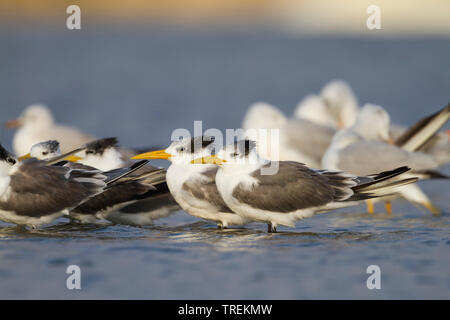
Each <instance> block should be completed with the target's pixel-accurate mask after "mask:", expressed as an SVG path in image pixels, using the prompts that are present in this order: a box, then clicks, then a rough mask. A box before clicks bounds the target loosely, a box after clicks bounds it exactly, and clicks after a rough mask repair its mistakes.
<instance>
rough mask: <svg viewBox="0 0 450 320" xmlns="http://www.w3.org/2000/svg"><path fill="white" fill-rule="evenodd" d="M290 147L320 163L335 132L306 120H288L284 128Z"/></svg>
mask: <svg viewBox="0 0 450 320" xmlns="http://www.w3.org/2000/svg"><path fill="white" fill-rule="evenodd" d="M285 129H286V134H287V137H288V139H289V142H290V145H292V146H293V147H295V148H296V149H298V151H299V152H301V153H303V154H304V155H306V156H309V157H311V158H313V159H315V160H317V162H318V163H320V161H321V159H322V157H323V155H324V154H325V152H326V151H327V149H328V146H329V145H330V142H331V140H332V138H333V136H334V134H335V133H336V130H334V129H332V128H328V127H326V126H322V125H319V124H316V123H313V122H310V121H307V120H301V119H296V120H290V121H288V123H287V125H286V127H285Z"/></svg>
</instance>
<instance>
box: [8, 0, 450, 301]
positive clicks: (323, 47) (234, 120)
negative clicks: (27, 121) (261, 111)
mask: <svg viewBox="0 0 450 320" xmlns="http://www.w3.org/2000/svg"><path fill="white" fill-rule="evenodd" d="M72 4H76V5H79V6H80V8H81V30H68V29H67V28H66V19H67V17H68V16H69V15H68V14H66V8H67V7H68V6H69V5H72ZM369 5H378V6H379V8H380V10H381V29H380V30H368V29H367V27H366V21H367V18H368V17H369V14H367V12H366V10H367V8H368V6H369ZM449 18H450V1H448V0H396V1H392V0H369V1H366V0H345V1H344V0H178V1H175V0H165V1H162V0H161V1H156V0H127V1H121V0H108V1H100V0H89V1H76V0H73V1H66V0H39V1H34V0H0V122H2V123H4V122H6V121H7V120H9V119H11V118H16V117H17V116H18V115H19V114H20V113H21V112H22V110H23V109H24V108H25V107H26V106H28V105H30V104H34V103H43V104H46V105H48V106H49V107H50V108H51V109H52V111H53V112H54V114H55V117H56V119H57V121H58V122H61V123H66V124H71V125H74V126H77V127H79V128H80V129H82V130H83V131H86V132H90V133H92V134H94V135H96V136H98V137H106V136H117V137H119V138H120V140H121V142H122V144H124V145H127V146H132V147H141V146H147V145H160V146H165V145H167V144H168V143H169V142H170V135H171V133H172V131H173V130H174V129H176V128H187V129H189V130H193V121H194V120H203V128H204V129H205V130H206V129H207V128H219V129H226V128H238V127H240V126H241V122H242V119H243V116H244V114H245V112H246V110H247V108H248V106H249V105H250V104H252V103H254V102H257V101H266V102H269V103H272V104H274V105H276V106H278V107H279V108H281V109H282V110H283V111H284V112H285V113H286V114H287V115H292V114H293V112H294V108H295V106H296V105H297V103H298V102H299V101H300V100H301V99H302V98H303V97H304V96H305V95H306V94H309V93H317V92H319V91H320V89H321V88H322V86H323V85H324V84H325V83H327V82H328V81H330V80H332V79H337V78H340V79H344V80H346V81H348V83H349V84H350V85H351V86H352V88H353V90H354V91H355V93H356V95H357V97H358V100H359V103H360V105H362V104H364V103H366V102H372V103H377V104H380V105H382V106H383V107H385V108H386V109H387V110H388V112H389V113H390V114H391V117H392V120H393V121H394V122H396V123H400V124H405V125H409V124H413V123H415V122H416V121H417V120H418V119H420V118H421V117H423V116H425V115H428V114H430V113H432V112H435V111H436V110H438V109H440V108H441V107H443V106H444V105H446V104H447V103H448V102H449V101H450V19H449ZM446 128H448V125H447V127H446ZM12 136H13V131H10V130H6V129H5V128H3V126H2V128H1V129H0V142H1V143H2V144H4V145H5V146H6V147H8V148H11V139H12ZM164 165H165V166H167V162H164ZM447 169H448V168H447ZM446 183H447V184H448V182H445V181H444V182H434V181H433V182H430V183H428V182H425V183H424V184H425V187H426V188H425V190H426V192H427V193H428V194H429V195H430V197H432V199H433V201H435V203H436V205H437V206H439V207H440V208H442V210H443V212H444V213H443V215H442V217H438V218H436V217H432V216H431V215H430V214H427V213H424V212H421V211H420V210H419V209H416V208H414V207H412V206H411V205H408V204H399V205H397V204H395V206H394V214H393V216H392V217H388V216H386V215H385V214H383V213H380V214H377V215H373V216H369V215H366V214H365V213H364V209H362V210H361V208H354V210H353V211H349V212H346V214H345V215H342V214H341V215H339V214H329V215H319V216H317V217H315V218H314V219H306V220H304V221H301V222H299V223H298V225H297V227H296V228H294V229H289V230H288V232H282V233H279V234H276V235H267V234H266V233H265V232H264V228H265V227H264V226H263V225H256V226H252V227H249V229H245V228H244V229H238V230H235V231H233V230H230V232H228V233H222V232H219V231H217V230H216V226H215V225H214V224H208V223H207V222H202V221H199V220H197V219H194V218H192V217H190V216H188V215H186V214H182V213H180V214H178V215H176V216H175V217H174V218H172V220H168V221H167V220H164V221H162V222H158V223H159V224H158V225H157V226H155V227H154V228H149V229H145V228H132V227H126V226H109V227H99V228H93V227H92V226H91V227H74V226H68V227H64V226H62V227H55V228H54V229H51V227H49V228H47V229H45V230H43V231H36V232H34V233H29V232H22V233H19V232H17V230H16V229H14V228H12V227H6V226H4V225H2V229H1V230H0V240H1V241H4V242H7V245H4V246H0V297H3V298H41V299H43V298H57V299H63V298H165V299H173V298H179V299H180V298H181V299H182V298H186V297H189V298H190V299H198V298H207V299H210V298H224V299H227V298H228V299H229V298H233V299H258V298H259V299H282V298H285V299H298V298H321V299H323V298H333V299H336V298H339V299H343V298H344V299H345V298H369V299H373V298H375V299H376V298H384V299H401V298H441V299H442V298H448V297H449V292H450V279H449V273H448V265H449V260H450V256H449V255H448V252H449V251H448V248H449V243H450V242H449V240H448V234H449V232H448V231H449V226H450V221H449V219H448V216H449V215H448V212H450V207H449V201H448V191H447V192H445V190H448V185H446ZM358 210H359V211H358ZM355 211H356V214H355ZM85 228H86V229H85ZM446 253H447V254H446ZM69 264H77V265H80V266H81V267H82V268H83V274H84V276H83V277H85V278H84V279H85V280H83V281H85V282H83V289H85V290H81V291H79V292H73V291H68V290H66V288H65V286H64V284H65V281H66V276H67V275H66V273H65V268H66V267H67V265H69ZM370 264H378V265H380V266H381V267H382V270H383V282H382V283H383V290H379V291H377V290H372V291H371V290H367V288H366V286H365V281H366V277H367V275H366V273H365V270H366V268H367V266H368V265H370ZM224 280H225V281H224ZM375 291H377V292H375Z"/></svg>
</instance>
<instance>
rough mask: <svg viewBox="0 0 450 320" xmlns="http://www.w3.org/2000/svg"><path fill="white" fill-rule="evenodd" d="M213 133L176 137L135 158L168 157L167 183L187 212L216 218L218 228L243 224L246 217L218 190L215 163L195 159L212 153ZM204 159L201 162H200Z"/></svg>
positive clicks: (197, 215) (202, 216)
mask: <svg viewBox="0 0 450 320" xmlns="http://www.w3.org/2000/svg"><path fill="white" fill-rule="evenodd" d="M213 149H214V139H213V137H208V136H202V137H201V136H200V137H195V138H185V139H182V140H179V141H174V142H172V144H171V145H170V146H169V147H168V148H167V149H165V150H158V151H153V152H147V153H143V154H140V155H137V156H135V157H133V158H132V159H167V160H170V161H171V162H172V163H171V165H170V166H169V168H168V169H167V176H166V180H167V185H168V187H169V190H170V192H171V193H172V195H173V197H174V198H175V200H176V201H177V202H178V204H179V205H180V206H181V208H182V209H183V210H184V211H186V212H187V213H188V214H190V215H192V216H194V217H197V218H201V219H205V220H209V221H214V222H216V223H217V224H218V227H219V228H226V227H228V226H230V225H242V224H245V223H246V222H247V220H246V219H245V218H243V217H241V216H239V215H237V214H236V213H234V212H233V211H232V210H231V209H230V208H229V207H228V206H227V205H226V204H225V202H224V201H223V199H222V197H221V196H220V195H219V192H218V191H217V187H216V184H215V176H216V172H217V169H218V167H217V166H215V165H214V164H197V163H191V162H195V160H196V159H201V158H202V157H205V156H209V155H211V153H212V151H213ZM200 163H201V162H200Z"/></svg>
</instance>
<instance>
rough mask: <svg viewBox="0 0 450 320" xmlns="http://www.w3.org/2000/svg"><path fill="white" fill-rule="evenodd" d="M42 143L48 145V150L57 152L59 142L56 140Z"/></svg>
mask: <svg viewBox="0 0 450 320" xmlns="http://www.w3.org/2000/svg"><path fill="white" fill-rule="evenodd" d="M43 144H45V146H47V147H48V151H50V152H52V153H54V152H57V151H58V149H59V142H58V141H56V140H48V141H45V142H43Z"/></svg>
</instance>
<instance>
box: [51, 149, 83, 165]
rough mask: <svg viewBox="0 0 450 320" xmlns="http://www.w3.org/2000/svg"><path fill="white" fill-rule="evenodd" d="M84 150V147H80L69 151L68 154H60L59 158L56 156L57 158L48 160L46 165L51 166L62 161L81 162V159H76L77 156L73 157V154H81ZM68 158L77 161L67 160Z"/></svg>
mask: <svg viewBox="0 0 450 320" xmlns="http://www.w3.org/2000/svg"><path fill="white" fill-rule="evenodd" d="M85 149H86V148H85V147H81V148H78V149H75V150H72V151H70V152H67V153H65V154H62V155H60V156H57V157H54V158H51V159H48V160H47V164H49V165H52V164H55V163H58V162H60V161H63V160H67V161H71V162H76V161H79V160H81V159H82V158H80V157H77V156H74V154H75V153H78V152H81V151H83V150H85ZM69 158H72V159H74V160H75V159H77V160H76V161H73V160H69Z"/></svg>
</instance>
